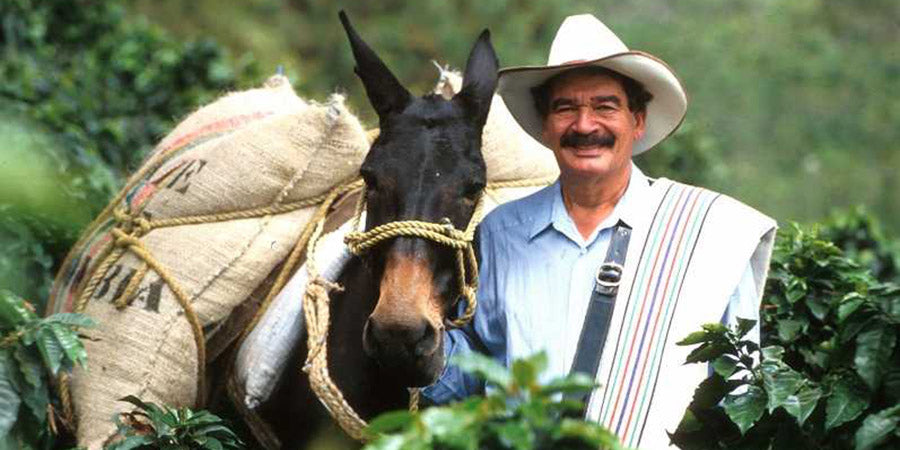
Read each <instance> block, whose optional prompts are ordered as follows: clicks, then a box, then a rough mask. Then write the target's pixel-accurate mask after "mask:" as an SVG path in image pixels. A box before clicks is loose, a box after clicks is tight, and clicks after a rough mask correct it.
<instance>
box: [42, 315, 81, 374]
mask: <svg viewBox="0 0 900 450" xmlns="http://www.w3.org/2000/svg"><path fill="white" fill-rule="evenodd" d="M50 330H51V331H52V332H53V335H54V336H56V340H57V341H59V345H60V346H61V347H62V349H63V351H64V352H65V353H66V356H67V357H68V358H69V361H70V362H71V363H72V364H73V365H74V364H78V365H80V366H81V367H85V366H86V364H87V351H86V350H85V349H84V345H82V344H81V341H80V340H79V339H78V335H77V334H76V333H75V332H74V331H72V330H71V329H69V328H67V327H66V326H65V325H60V324H58V323H54V324H50Z"/></svg>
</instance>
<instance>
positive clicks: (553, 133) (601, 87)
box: [543, 73, 644, 178]
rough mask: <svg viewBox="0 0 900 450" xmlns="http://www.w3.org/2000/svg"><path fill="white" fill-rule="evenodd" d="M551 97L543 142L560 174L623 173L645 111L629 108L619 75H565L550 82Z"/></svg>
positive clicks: (593, 175) (641, 134)
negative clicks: (634, 111) (637, 112)
mask: <svg viewBox="0 0 900 450" xmlns="http://www.w3.org/2000/svg"><path fill="white" fill-rule="evenodd" d="M549 100H550V102H549V106H550V107H549V111H548V113H547V117H546V118H545V119H544V128H543V141H544V145H546V146H547V147H549V148H550V149H552V150H553V153H554V155H555V156H556V161H557V163H558V164H559V168H560V171H561V172H563V174H564V175H566V176H570V177H580V178H595V177H598V176H599V177H604V178H605V177H613V176H616V175H622V174H624V173H627V171H628V170H629V169H630V167H631V166H630V164H631V152H632V146H633V145H634V142H635V141H636V140H638V139H639V138H640V137H641V136H643V134H644V113H639V114H635V113H633V112H632V111H631V110H630V109H629V108H628V98H627V97H626V95H625V90H624V89H623V88H622V85H621V83H620V82H619V81H618V80H616V79H615V78H612V77H610V76H607V75H602V74H584V73H574V74H571V75H565V76H563V77H562V78H560V79H559V80H557V81H556V82H554V83H553V86H551V89H550V99H549Z"/></svg>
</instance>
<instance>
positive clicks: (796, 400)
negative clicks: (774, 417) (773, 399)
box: [782, 384, 822, 426]
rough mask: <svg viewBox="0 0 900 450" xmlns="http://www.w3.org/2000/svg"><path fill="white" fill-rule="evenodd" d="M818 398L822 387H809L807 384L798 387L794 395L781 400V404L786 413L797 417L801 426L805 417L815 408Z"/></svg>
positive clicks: (820, 396) (820, 395)
mask: <svg viewBox="0 0 900 450" xmlns="http://www.w3.org/2000/svg"><path fill="white" fill-rule="evenodd" d="M820 398H822V389H821V388H819V387H818V386H812V387H811V386H810V385H808V384H807V385H804V386H803V387H802V388H800V390H799V391H797V394H796V395H790V396H788V397H787V398H786V399H785V400H784V402H782V406H783V407H784V410H785V411H787V413H788V414H790V415H792V416H794V418H795V419H797V424H799V425H800V426H803V423H804V422H806V419H808V418H809V416H810V415H811V414H812V413H813V411H814V410H815V409H816V405H818V403H819V399H820Z"/></svg>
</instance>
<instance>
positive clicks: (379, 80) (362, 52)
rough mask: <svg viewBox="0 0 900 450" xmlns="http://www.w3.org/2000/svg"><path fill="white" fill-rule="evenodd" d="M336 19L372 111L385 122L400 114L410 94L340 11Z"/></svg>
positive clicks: (409, 98) (410, 97)
mask: <svg viewBox="0 0 900 450" xmlns="http://www.w3.org/2000/svg"><path fill="white" fill-rule="evenodd" d="M338 17H339V18H340V19H341V24H342V25H343V26H344V30H345V31H346V32H347V38H348V39H349V40H350V47H351V48H352V49H353V58H354V59H355V60H356V67H355V68H354V71H355V72H356V75H357V76H359V79H360V80H362V83H363V86H364V87H365V88H366V94H367V95H368V96H369V103H371V104H372V107H373V108H375V112H376V113H378V117H379V118H380V119H381V120H384V119H385V118H386V117H387V116H388V115H389V114H391V113H396V112H400V111H403V108H405V107H406V105H408V104H409V102H410V100H411V99H412V96H411V95H410V93H409V91H407V90H406V88H405V87H403V85H401V84H400V82H399V81H397V77H395V76H394V74H393V73H391V71H390V70H389V69H388V68H387V66H385V65H384V63H383V62H382V61H381V59H380V58H379V57H378V55H376V54H375V52H374V51H372V49H371V48H369V46H368V45H367V44H366V43H365V41H363V40H362V38H361V37H359V34H357V33H356V30H355V29H353V25H351V24H350V19H348V18H347V14H345V13H344V11H343V10H342V11H341V12H339V13H338Z"/></svg>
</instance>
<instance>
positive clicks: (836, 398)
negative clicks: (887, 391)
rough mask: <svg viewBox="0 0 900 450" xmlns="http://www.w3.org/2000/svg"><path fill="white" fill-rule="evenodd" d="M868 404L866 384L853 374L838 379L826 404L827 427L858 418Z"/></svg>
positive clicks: (830, 427)
mask: <svg viewBox="0 0 900 450" xmlns="http://www.w3.org/2000/svg"><path fill="white" fill-rule="evenodd" d="M868 406H869V397H868V392H866V388H865V385H863V384H861V383H859V382H858V381H857V380H856V379H855V377H853V376H852V375H851V376H845V377H842V378H840V379H838V380H837V381H836V382H835V384H834V387H833V388H832V392H831V395H830V396H829V397H828V401H827V403H826V405H825V429H826V430H830V429H832V428H835V427H837V426H840V425H842V424H844V423H847V422H849V421H851V420H853V419H855V418H857V417H858V416H859V415H860V414H861V413H862V412H863V411H864V410H865V409H866V407H868Z"/></svg>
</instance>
